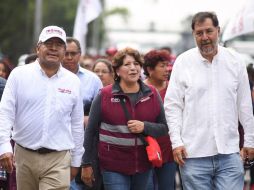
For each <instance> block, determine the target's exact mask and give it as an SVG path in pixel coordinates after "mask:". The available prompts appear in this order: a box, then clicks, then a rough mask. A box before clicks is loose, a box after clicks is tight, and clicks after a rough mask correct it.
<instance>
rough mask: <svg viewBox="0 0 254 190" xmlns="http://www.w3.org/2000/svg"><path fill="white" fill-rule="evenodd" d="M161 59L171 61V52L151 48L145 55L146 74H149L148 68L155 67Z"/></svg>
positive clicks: (144, 67) (144, 66)
mask: <svg viewBox="0 0 254 190" xmlns="http://www.w3.org/2000/svg"><path fill="white" fill-rule="evenodd" d="M161 61H168V62H170V54H169V53H168V52H167V51H166V50H151V51H149V52H148V53H147V54H145V56H144V65H143V69H144V74H145V75H146V76H149V73H148V70H147V68H148V67H150V68H151V69H154V68H155V67H156V65H157V64H158V63H159V62H161Z"/></svg>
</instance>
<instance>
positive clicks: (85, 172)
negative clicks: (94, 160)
mask: <svg viewBox="0 0 254 190" xmlns="http://www.w3.org/2000/svg"><path fill="white" fill-rule="evenodd" d="M81 179H82V181H83V182H84V183H85V184H86V185H87V186H89V187H92V186H93V182H94V181H95V178H94V174H93V168H92V166H87V167H82V170H81Z"/></svg>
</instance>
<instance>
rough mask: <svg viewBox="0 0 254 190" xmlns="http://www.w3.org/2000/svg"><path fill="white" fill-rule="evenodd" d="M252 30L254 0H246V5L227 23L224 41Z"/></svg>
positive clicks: (253, 28)
mask: <svg viewBox="0 0 254 190" xmlns="http://www.w3.org/2000/svg"><path fill="white" fill-rule="evenodd" d="M251 32H254V0H246V3H245V5H244V7H243V8H242V9H241V10H240V11H239V12H238V13H237V14H236V15H235V16H234V17H232V19H230V20H229V22H228V24H227V25H226V27H225V29H224V32H223V34H222V41H223V42H226V41H228V40H231V39H233V38H235V37H237V36H241V35H243V34H248V33H251Z"/></svg>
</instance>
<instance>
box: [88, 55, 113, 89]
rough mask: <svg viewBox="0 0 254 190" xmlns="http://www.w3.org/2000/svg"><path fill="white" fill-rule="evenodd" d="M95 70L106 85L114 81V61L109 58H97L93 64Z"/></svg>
mask: <svg viewBox="0 0 254 190" xmlns="http://www.w3.org/2000/svg"><path fill="white" fill-rule="evenodd" d="M93 72H94V73H95V74H96V75H97V76H98V77H99V78H100V79H101V82H102V84H103V86H104V87H105V86H107V85H109V84H112V83H113V82H114V74H113V67H112V63H111V61H109V60H108V59H97V60H96V61H95V63H94V66H93Z"/></svg>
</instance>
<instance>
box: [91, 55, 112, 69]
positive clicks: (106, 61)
mask: <svg viewBox="0 0 254 190" xmlns="http://www.w3.org/2000/svg"><path fill="white" fill-rule="evenodd" d="M101 62H102V63H105V65H106V66H107V68H108V70H109V72H110V73H113V67H112V63H111V61H109V60H108V59H103V58H99V59H96V60H95V62H94V65H93V69H92V70H93V71H94V68H95V66H96V65H97V63H101Z"/></svg>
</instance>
